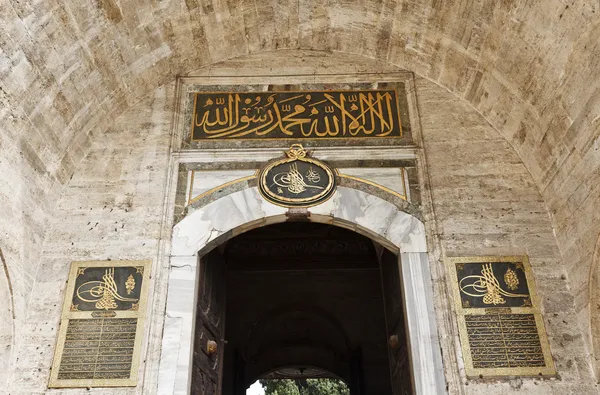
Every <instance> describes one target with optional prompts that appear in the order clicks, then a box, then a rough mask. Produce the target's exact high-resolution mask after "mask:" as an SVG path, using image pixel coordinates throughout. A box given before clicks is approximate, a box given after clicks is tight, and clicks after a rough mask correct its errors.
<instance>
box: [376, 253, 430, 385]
mask: <svg viewBox="0 0 600 395" xmlns="http://www.w3.org/2000/svg"><path fill="white" fill-rule="evenodd" d="M381 280H382V281H381V282H382V287H383V300H384V308H385V320H386V327H387V328H386V329H387V334H388V353H389V359H390V377H391V381H392V392H393V394H394V395H413V394H414V392H413V385H412V376H411V369H410V355H409V348H408V337H407V331H406V326H405V320H404V308H403V303H402V287H401V283H400V270H399V265H398V257H397V256H396V255H394V254H392V253H391V252H389V251H388V250H384V252H383V254H382V256H381ZM424 313H426V312H424Z"/></svg>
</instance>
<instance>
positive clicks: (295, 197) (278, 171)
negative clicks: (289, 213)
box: [259, 144, 335, 207]
mask: <svg viewBox="0 0 600 395" xmlns="http://www.w3.org/2000/svg"><path fill="white" fill-rule="evenodd" d="M285 155H286V158H284V159H280V160H276V161H274V162H272V163H270V164H268V165H267V166H266V167H265V168H264V169H262V170H261V172H260V176H259V190H260V192H261V194H262V195H263V196H264V197H265V198H266V199H267V200H269V201H270V202H272V203H274V204H278V205H280V206H285V207H308V206H312V205H315V204H318V203H321V202H323V201H325V200H327V199H328V198H329V197H330V196H331V195H332V193H333V191H334V189H335V176H334V174H333V170H331V169H330V168H329V166H327V165H326V164H325V163H323V162H320V161H318V160H316V159H312V158H309V157H308V156H307V153H306V150H304V148H303V147H302V145H300V144H294V145H292V147H291V148H290V149H289V150H288V151H287V152H285Z"/></svg>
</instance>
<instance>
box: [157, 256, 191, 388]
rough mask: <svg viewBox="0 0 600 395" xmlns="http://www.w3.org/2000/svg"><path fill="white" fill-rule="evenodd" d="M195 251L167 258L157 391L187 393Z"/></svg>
mask: <svg viewBox="0 0 600 395" xmlns="http://www.w3.org/2000/svg"><path fill="white" fill-rule="evenodd" d="M196 265H197V256H196V254H193V255H190V256H183V257H171V267H170V270H169V283H168V291H167V292H168V293H167V295H168V296H167V308H166V311H165V326H164V332H163V339H162V353H161V357H160V367H159V377H160V380H159V386H158V393H159V394H160V395H162V394H164V395H167V394H169V395H170V394H187V392H188V388H189V385H188V384H189V383H188V380H189V377H188V376H189V374H188V371H189V367H190V366H191V365H190V361H191V357H192V352H191V351H192V339H193V327H194V325H193V324H194V322H193V320H194V306H195V300H196V299H195V298H196Z"/></svg>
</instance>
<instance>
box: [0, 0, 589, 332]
mask: <svg viewBox="0 0 600 395" xmlns="http://www.w3.org/2000/svg"><path fill="white" fill-rule="evenodd" d="M599 11H600V6H599V4H598V2H589V1H583V0H576V1H574V2H571V3H568V4H566V3H565V2H564V1H559V0H547V1H543V2H510V1H506V2H490V1H483V2H477V3H474V2H458V1H445V2H440V1H437V2H435V1H430V2H423V1H417V0H400V1H379V0H361V1H357V2H340V1H332V2H328V3H323V2H321V1H316V0H295V1H292V0H289V1H276V0H257V1H254V2H245V1H244V2H231V1H222V0H215V1H209V2H199V1H197V0H186V1H185V2H177V1H166V0H165V1H149V0H144V1H139V0H135V1H134V0H121V1H116V0H101V1H95V2H82V1H76V0H68V1H56V0H50V1H43V2H39V1H27V0H26V1H22V0H19V1H17V0H8V1H4V2H3V3H2V4H0V48H1V51H0V81H2V82H1V84H0V129H1V130H2V131H3V133H2V135H1V136H0V158H1V159H0V160H1V161H2V162H1V163H0V166H1V171H0V174H1V175H0V180H2V181H1V184H0V185H1V188H0V205H1V207H3V208H5V207H6V208H5V209H4V210H3V214H2V219H1V220H0V234H1V235H2V246H1V247H2V249H3V251H4V254H5V256H6V261H7V265H8V267H9V274H10V278H11V282H12V289H13V296H14V301H15V305H16V306H18V308H17V309H16V310H15V314H16V317H17V319H18V320H20V319H21V318H22V314H23V313H22V312H23V311H24V306H25V305H26V301H27V299H28V298H29V295H30V289H31V285H32V284H33V282H34V274H33V273H35V272H36V270H37V265H38V262H39V259H38V258H39V253H40V251H41V246H42V243H43V234H44V230H45V228H46V224H47V221H48V219H49V218H50V217H52V215H53V207H54V203H55V201H56V200H57V198H58V196H59V195H60V193H61V192H60V191H61V189H62V187H63V186H64V185H65V184H66V183H67V182H68V180H69V178H70V177H71V175H72V174H73V172H74V170H75V168H76V167H77V164H78V163H79V162H80V161H81V159H82V158H83V156H84V155H85V154H86V152H87V151H88V149H89V147H90V139H89V138H88V134H89V132H90V131H91V130H94V131H98V132H101V131H104V130H106V129H107V128H108V127H109V126H110V125H112V123H113V120H114V118H115V117H116V116H117V115H119V114H122V113H123V112H124V111H126V109H128V108H130V107H131V106H132V105H133V104H135V103H137V102H138V101H139V100H140V99H141V98H143V97H144V95H146V94H148V93H149V92H151V91H153V89H155V88H156V87H157V86H159V85H161V84H163V83H166V82H170V81H172V80H173V79H174V77H175V76H176V75H179V74H187V73H189V72H190V71H191V70H195V69H198V68H199V67H201V66H202V65H208V64H213V63H215V62H217V61H220V60H223V59H226V58H234V57H236V56H241V55H246V54H249V53H264V52H266V51H275V50H280V49H298V48H301V49H315V50H323V51H339V52H346V53H352V54H356V55H364V56H368V57H371V58H374V59H378V61H379V63H386V64H394V65H397V66H398V67H400V68H403V69H406V70H411V71H414V72H416V73H417V74H419V75H421V76H423V77H426V78H428V79H430V80H432V81H435V82H437V83H438V84H439V85H441V86H444V87H446V88H447V89H449V90H450V91H452V92H454V93H455V94H456V96H457V97H460V98H462V99H464V100H465V101H467V102H468V103H470V104H471V106H472V107H473V108H475V109H476V110H477V111H478V112H480V113H481V114H482V115H483V116H484V117H485V118H486V119H487V120H488V121H489V122H490V124H491V125H493V126H494V127H495V128H496V130H498V131H499V132H500V134H501V135H503V136H504V137H505V138H506V139H507V140H508V141H509V142H510V144H511V145H512V146H513V147H514V148H515V149H516V150H517V152H518V154H519V155H520V157H521V159H522V160H523V162H524V163H525V165H526V168H527V169H528V170H529V172H530V173H531V174H532V176H533V180H534V182H535V183H536V185H537V187H538V188H539V189H540V191H541V193H542V196H543V197H544V200H545V203H546V205H547V207H548V208H549V210H550V212H551V215H552V220H553V225H554V227H555V229H556V234H557V239H558V242H559V247H560V250H561V253H562V255H563V257H564V264H565V268H566V269H567V275H568V276H569V279H570V281H571V285H572V287H573V289H574V290H575V291H576V294H577V297H576V308H577V310H578V312H579V314H580V319H581V321H582V322H589V318H588V310H587V309H586V307H587V305H588V301H589V296H588V294H589V293H588V277H589V275H588V273H589V268H590V266H591V262H592V253H593V245H594V243H595V240H596V239H597V237H598V234H599V232H600V229H599V226H598V225H597V224H598V223H600V211H599V210H597V209H596V207H598V205H599V204H600V187H599V185H600V182H599V181H600V171H599V169H600V148H599V144H600V142H599V138H600V121H599V120H600V95H599V94H598V92H599V89H600V68H599V67H598V66H597V65H598V63H599V60H600V59H599V58H600V50H599V49H600V48H599V46H600V29H599V28H598V26H599V22H598V18H597V17H596V15H597V14H598V12H599Z"/></svg>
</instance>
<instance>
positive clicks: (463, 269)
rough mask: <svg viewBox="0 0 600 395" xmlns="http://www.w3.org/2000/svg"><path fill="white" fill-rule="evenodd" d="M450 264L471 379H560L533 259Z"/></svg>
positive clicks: (487, 259) (452, 260) (460, 260)
mask: <svg viewBox="0 0 600 395" xmlns="http://www.w3.org/2000/svg"><path fill="white" fill-rule="evenodd" d="M448 262H449V264H450V270H449V273H450V275H451V276H452V277H453V288H454V295H455V306H456V312H457V314H458V320H459V323H458V324H459V325H458V328H459V331H460V338H461V346H462V350H463V356H464V360H465V371H466V373H467V376H468V377H505V376H539V375H543V376H551V375H554V374H556V371H555V369H554V363H553V361H552V355H551V354H550V347H549V345H548V339H547V337H546V332H545V329H544V320H543V318H542V314H541V311H540V309H539V301H538V299H537V296H536V292H535V284H534V283H533V274H532V271H531V266H530V265H529V260H528V258H527V256H498V257H494V256H488V257H460V258H449V259H448Z"/></svg>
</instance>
